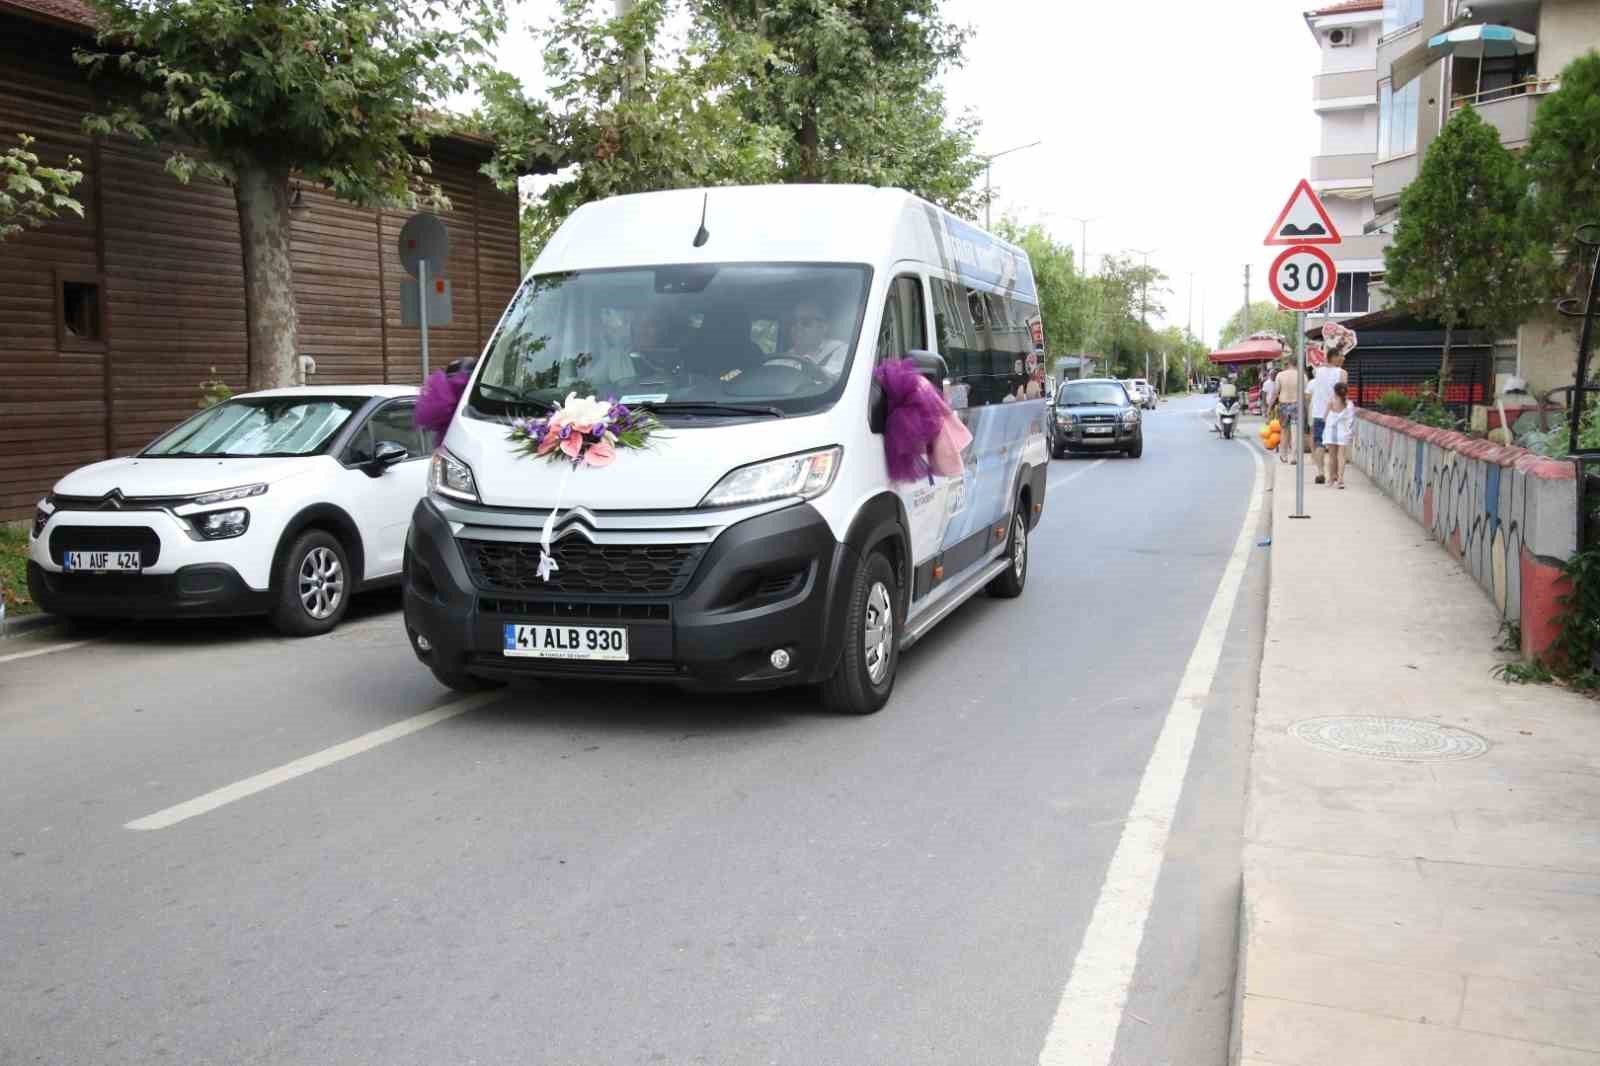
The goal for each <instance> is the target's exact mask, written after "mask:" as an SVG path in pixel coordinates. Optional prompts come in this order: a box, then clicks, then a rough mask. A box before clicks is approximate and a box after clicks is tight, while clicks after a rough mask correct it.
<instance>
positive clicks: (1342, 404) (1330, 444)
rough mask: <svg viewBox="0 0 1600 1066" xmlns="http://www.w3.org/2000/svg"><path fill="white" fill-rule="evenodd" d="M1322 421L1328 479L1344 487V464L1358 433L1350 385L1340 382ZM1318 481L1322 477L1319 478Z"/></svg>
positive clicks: (1331, 483)
mask: <svg viewBox="0 0 1600 1066" xmlns="http://www.w3.org/2000/svg"><path fill="white" fill-rule="evenodd" d="M1321 421H1322V446H1323V447H1324V448H1326V449H1327V450H1328V481H1327V483H1328V484H1330V485H1336V486H1338V487H1339V488H1341V489H1342V488H1344V464H1345V463H1346V461H1348V459H1349V456H1350V442H1351V441H1352V440H1353V439H1354V438H1355V433H1356V405H1355V404H1353V403H1351V402H1350V386H1349V385H1346V384H1345V383H1344V382H1342V381H1341V382H1339V383H1338V384H1337V385H1335V386H1334V387H1333V399H1332V400H1330V401H1329V403H1328V410H1327V413H1326V415H1325V417H1324V418H1323V419H1322V420H1321ZM1317 480H1318V481H1321V480H1322V479H1321V478H1320V477H1319V478H1317Z"/></svg>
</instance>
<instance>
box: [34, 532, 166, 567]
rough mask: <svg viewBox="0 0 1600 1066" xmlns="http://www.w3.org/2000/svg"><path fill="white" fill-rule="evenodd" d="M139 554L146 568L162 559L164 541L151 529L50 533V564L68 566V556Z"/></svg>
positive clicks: (142, 564)
mask: <svg viewBox="0 0 1600 1066" xmlns="http://www.w3.org/2000/svg"><path fill="white" fill-rule="evenodd" d="M106 551H111V552H131V551H136V552H138V553H139V564H140V565H141V566H144V567H146V568H149V567H152V566H154V565H155V564H156V560H158V559H160V558H161V537H160V535H159V534H158V533H156V531H155V530H153V529H151V528H150V527H149V526H57V527H56V528H54V529H52V530H51V531H50V561H51V562H53V563H55V564H56V565H57V566H61V565H63V564H64V563H65V562H66V558H67V552H106Z"/></svg>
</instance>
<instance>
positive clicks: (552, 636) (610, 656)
mask: <svg viewBox="0 0 1600 1066" xmlns="http://www.w3.org/2000/svg"><path fill="white" fill-rule="evenodd" d="M504 652H505V654H506V655H512V656H520V657H523V658H528V659H597V660H602V661H606V662H627V661H628V631H627V630H626V629H623V628H622V627H620V626H548V625H523V624H514V623H509V622H508V623H507V624H506V627H505V648H504Z"/></svg>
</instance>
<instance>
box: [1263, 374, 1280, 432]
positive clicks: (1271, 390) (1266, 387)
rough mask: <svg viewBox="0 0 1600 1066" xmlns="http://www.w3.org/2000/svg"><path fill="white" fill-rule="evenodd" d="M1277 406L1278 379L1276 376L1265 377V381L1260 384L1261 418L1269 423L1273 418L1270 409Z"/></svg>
mask: <svg viewBox="0 0 1600 1066" xmlns="http://www.w3.org/2000/svg"><path fill="white" fill-rule="evenodd" d="M1277 405H1278V379H1277V376H1276V375H1273V374H1268V375H1266V380H1265V381H1263V382H1262V383H1261V417H1262V418H1264V419H1266V420H1267V421H1268V422H1271V421H1272V419H1273V418H1274V417H1275V416H1274V415H1273V413H1272V409H1273V408H1274V407H1276V406H1277Z"/></svg>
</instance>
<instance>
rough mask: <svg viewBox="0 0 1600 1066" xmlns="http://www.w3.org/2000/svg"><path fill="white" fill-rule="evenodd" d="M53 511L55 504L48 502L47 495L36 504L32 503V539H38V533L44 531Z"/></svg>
mask: <svg viewBox="0 0 1600 1066" xmlns="http://www.w3.org/2000/svg"><path fill="white" fill-rule="evenodd" d="M55 513H56V505H55V504H53V503H51V502H50V497H48V496H46V497H45V498H44V499H42V500H40V501H39V502H38V503H37V504H35V505H34V508H33V539H34V540H38V539H39V537H40V535H41V534H43V533H44V527H45V526H46V525H48V524H49V522H50V516H51V515H53V514H55Z"/></svg>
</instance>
